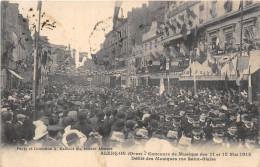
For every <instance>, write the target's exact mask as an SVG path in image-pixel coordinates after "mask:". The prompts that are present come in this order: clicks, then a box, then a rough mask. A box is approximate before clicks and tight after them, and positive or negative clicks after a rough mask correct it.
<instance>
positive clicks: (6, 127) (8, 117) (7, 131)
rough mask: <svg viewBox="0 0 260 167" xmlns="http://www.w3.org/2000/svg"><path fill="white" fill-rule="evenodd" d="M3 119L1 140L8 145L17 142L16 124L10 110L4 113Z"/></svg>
mask: <svg viewBox="0 0 260 167" xmlns="http://www.w3.org/2000/svg"><path fill="white" fill-rule="evenodd" d="M2 118H3V121H5V122H4V123H3V127H2V133H1V140H2V143H5V144H6V145H12V144H14V143H15V132H14V126H13V124H12V121H13V115H12V113H11V112H9V111H5V112H3V113H2Z"/></svg>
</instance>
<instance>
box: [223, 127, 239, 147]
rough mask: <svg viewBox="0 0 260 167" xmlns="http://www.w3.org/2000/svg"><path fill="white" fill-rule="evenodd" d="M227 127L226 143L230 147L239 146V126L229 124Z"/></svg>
mask: <svg viewBox="0 0 260 167" xmlns="http://www.w3.org/2000/svg"><path fill="white" fill-rule="evenodd" d="M227 127H228V128H227V134H226V135H225V137H226V141H227V142H228V147H234V146H238V144H239V140H238V137H237V124H236V123H233V124H229V125H228V126H227Z"/></svg>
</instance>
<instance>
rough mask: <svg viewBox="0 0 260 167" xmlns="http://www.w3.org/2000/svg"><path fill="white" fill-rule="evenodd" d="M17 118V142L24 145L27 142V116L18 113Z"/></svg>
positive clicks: (15, 129) (15, 127)
mask: <svg viewBox="0 0 260 167" xmlns="http://www.w3.org/2000/svg"><path fill="white" fill-rule="evenodd" d="M17 120H18V121H17V122H16V123H15V124H14V133H15V139H16V143H17V144H18V145H24V144H26V143H27V141H26V140H25V139H26V137H25V135H26V132H25V126H24V122H25V120H26V116H25V115H23V114H18V115H17Z"/></svg>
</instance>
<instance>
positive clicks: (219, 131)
mask: <svg viewBox="0 0 260 167" xmlns="http://www.w3.org/2000/svg"><path fill="white" fill-rule="evenodd" d="M224 135H225V132H224V129H223V128H222V127H214V128H213V130H212V136H213V138H212V140H211V141H209V142H208V143H207V144H208V145H209V146H210V147H212V148H215V149H219V150H222V149H224V148H227V143H226V142H225V141H224Z"/></svg>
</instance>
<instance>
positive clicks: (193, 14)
mask: <svg viewBox="0 0 260 167" xmlns="http://www.w3.org/2000/svg"><path fill="white" fill-rule="evenodd" d="M190 16H191V17H192V18H193V19H195V18H196V17H197V15H196V14H195V13H194V12H193V10H192V11H190Z"/></svg>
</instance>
